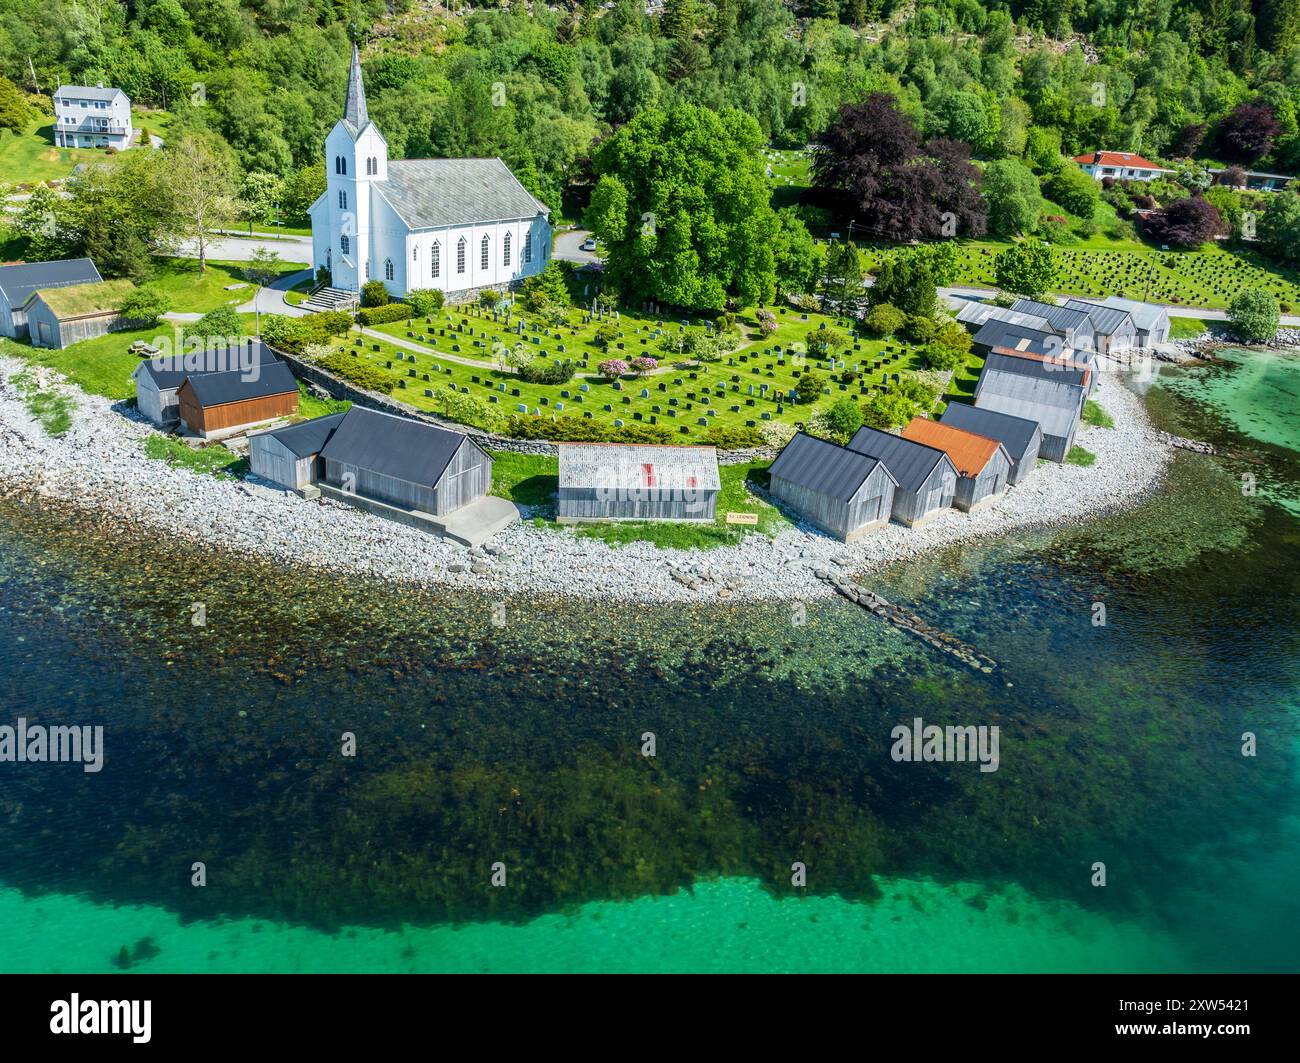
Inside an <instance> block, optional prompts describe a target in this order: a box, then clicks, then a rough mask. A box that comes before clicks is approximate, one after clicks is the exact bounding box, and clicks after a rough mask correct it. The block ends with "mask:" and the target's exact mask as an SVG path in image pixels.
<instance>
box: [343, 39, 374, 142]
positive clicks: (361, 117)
mask: <svg viewBox="0 0 1300 1063" xmlns="http://www.w3.org/2000/svg"><path fill="white" fill-rule="evenodd" d="M343 119H344V121H346V122H347V123H348V124H349V125H351V126H352V128H353V129H354V130H360V129H363V128H365V125H366V123H367V122H368V121H369V120H370V116H369V115H368V114H367V113H366V88H365V86H364V85H363V84H362V83H361V53H360V52H359V51H357V46H356V44H355V43H354V44H353V45H352V69H351V70H349V71H348V98H347V102H345V103H344V104H343Z"/></svg>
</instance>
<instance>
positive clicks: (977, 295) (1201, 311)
mask: <svg viewBox="0 0 1300 1063" xmlns="http://www.w3.org/2000/svg"><path fill="white" fill-rule="evenodd" d="M997 294H998V293H997V291H995V290H994V289H992V288H940V289H939V295H940V296H941V297H942V298H944V299H947V300H948V305H949V306H951V307H953V309H957V308H959V307H960V306H961V305H962V304H963V303H967V302H970V301H971V300H972V299H974V300H982V299H991V298H992V297H993V296H995V295H997ZM1080 298H1083V297H1082V296H1081V297H1080ZM1163 305H1164V308H1165V310H1167V311H1168V312H1169V316H1170V317H1196V318H1200V319H1201V320H1202V321H1227V320H1228V312H1227V311H1226V310H1210V309H1208V308H1205V307H1195V306H1171V305H1170V304H1169V303H1165V304H1163ZM1281 322H1282V324H1283V325H1300V316H1298V315H1295V314H1283V315H1282V317H1281Z"/></svg>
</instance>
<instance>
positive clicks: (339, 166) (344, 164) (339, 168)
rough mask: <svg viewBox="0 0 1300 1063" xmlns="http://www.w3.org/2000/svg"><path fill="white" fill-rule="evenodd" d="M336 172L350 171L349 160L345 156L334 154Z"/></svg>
mask: <svg viewBox="0 0 1300 1063" xmlns="http://www.w3.org/2000/svg"><path fill="white" fill-rule="evenodd" d="M334 172H335V173H339V174H346V173H347V172H348V160H347V159H346V158H345V157H344V156H342V155H335V156H334Z"/></svg>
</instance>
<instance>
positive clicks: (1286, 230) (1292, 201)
mask: <svg viewBox="0 0 1300 1063" xmlns="http://www.w3.org/2000/svg"><path fill="white" fill-rule="evenodd" d="M1256 233H1257V235H1258V237H1259V242H1260V244H1262V245H1263V247H1264V250H1265V251H1267V252H1268V253H1269V255H1271V256H1272V257H1273V258H1275V259H1276V260H1277V261H1279V262H1296V261H1298V260H1300V196H1296V195H1295V194H1293V193H1290V192H1280V193H1278V194H1277V195H1275V196H1270V197H1269V201H1268V206H1267V207H1266V208H1264V213H1263V214H1261V215H1260V216H1259V220H1258V221H1257V222H1256Z"/></svg>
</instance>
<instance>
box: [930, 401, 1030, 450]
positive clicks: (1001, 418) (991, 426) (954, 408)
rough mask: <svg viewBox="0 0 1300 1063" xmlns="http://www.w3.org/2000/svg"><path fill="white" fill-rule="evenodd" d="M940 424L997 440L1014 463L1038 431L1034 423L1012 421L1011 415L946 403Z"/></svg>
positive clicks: (965, 404) (1021, 419)
mask: <svg viewBox="0 0 1300 1063" xmlns="http://www.w3.org/2000/svg"><path fill="white" fill-rule="evenodd" d="M939 420H940V421H941V422H942V423H943V424H951V425H953V426H954V427H956V428H964V429H966V431H968V432H975V433H977V434H978V435H982V436H988V437H989V438H990V439H996V440H997V441H998V442H1000V443H1001V444H1002V445H1003V446H1004V447H1006V448H1007V453H1008V454H1010V455H1011V458H1012V460H1014V461H1019V460H1020V459H1021V458H1023V457H1024V456H1025V452H1026V451H1027V450H1028V449H1029V447H1030V444H1032V443H1033V441H1034V436H1035V435H1037V434H1038V433H1039V432H1040V431H1041V429H1040V428H1039V425H1038V422H1037V421H1032V420H1027V419H1025V418H1023V417H1012V416H1011V415H1010V414H1006V413H998V412H997V411H996V410H990V409H981V408H980V407H979V406H971V405H969V404H967V403H965V402H950V403H948V408H947V409H946V410H944V411H943V416H942V417H940V418H939Z"/></svg>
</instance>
